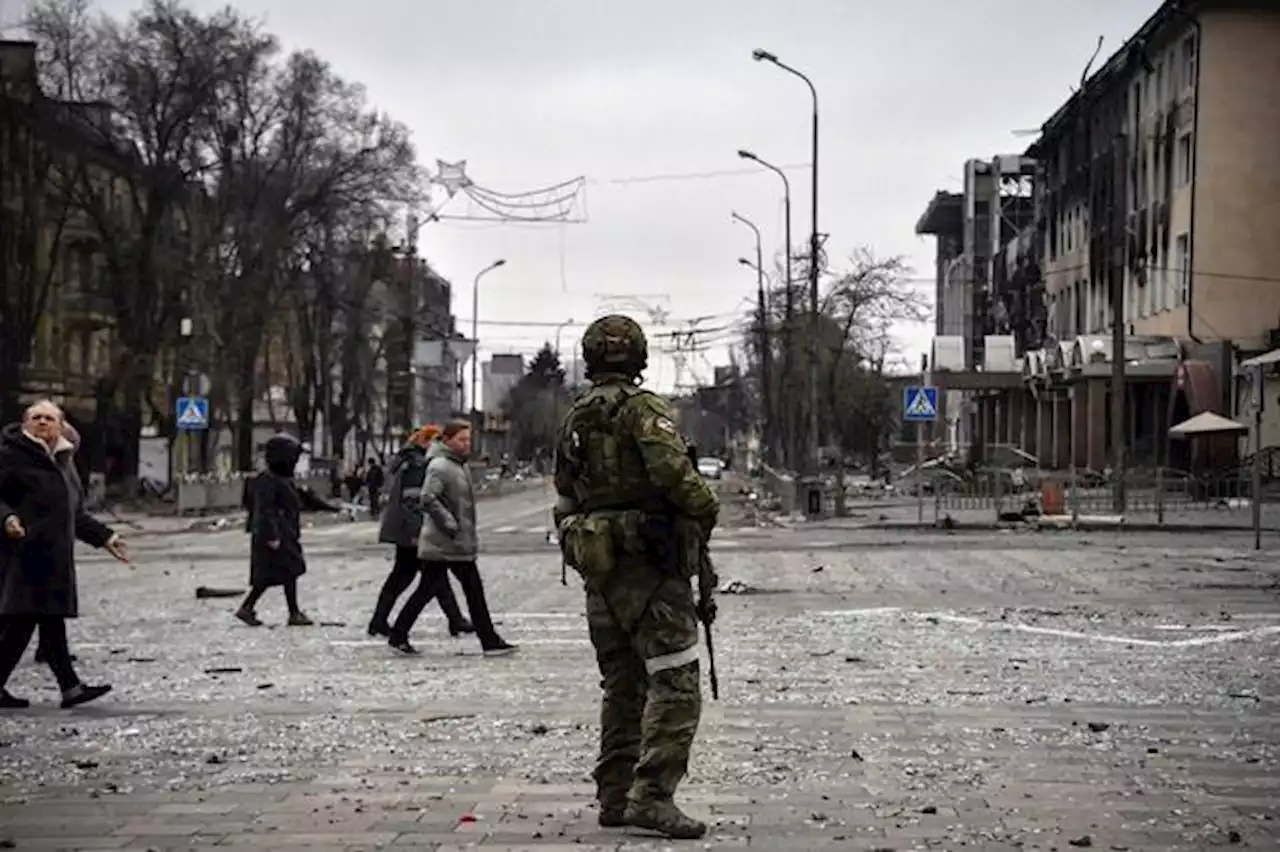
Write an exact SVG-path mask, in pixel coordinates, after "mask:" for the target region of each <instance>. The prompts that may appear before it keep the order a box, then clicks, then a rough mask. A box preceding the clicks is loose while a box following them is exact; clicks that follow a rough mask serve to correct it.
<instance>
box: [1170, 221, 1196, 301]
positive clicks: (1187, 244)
mask: <svg viewBox="0 0 1280 852" xmlns="http://www.w3.org/2000/svg"><path fill="white" fill-rule="evenodd" d="M1174 263H1175V264H1177V266H1176V269H1175V271H1176V275H1174V276H1171V277H1172V278H1173V279H1174V280H1175V281H1177V282H1178V301H1177V304H1179V305H1185V304H1187V302H1188V301H1190V299H1191V235H1190V234H1179V235H1178V240H1177V243H1176V246H1175V249H1174Z"/></svg>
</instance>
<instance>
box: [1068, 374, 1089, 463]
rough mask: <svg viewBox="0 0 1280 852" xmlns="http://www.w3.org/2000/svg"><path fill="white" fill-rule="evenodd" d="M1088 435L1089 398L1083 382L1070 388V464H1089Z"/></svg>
mask: <svg viewBox="0 0 1280 852" xmlns="http://www.w3.org/2000/svg"><path fill="white" fill-rule="evenodd" d="M1088 434H1089V396H1088V392H1087V390H1086V388H1085V383H1084V382H1083V381H1078V382H1076V383H1075V384H1073V385H1072V386H1071V464H1074V465H1075V466H1076V467H1086V466H1087V465H1088V464H1089V452H1088V444H1087V436H1088Z"/></svg>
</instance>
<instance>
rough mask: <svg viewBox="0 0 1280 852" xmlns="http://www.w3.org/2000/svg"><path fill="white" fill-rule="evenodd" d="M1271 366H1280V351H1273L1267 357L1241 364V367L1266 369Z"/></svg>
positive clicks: (1251, 359) (1263, 356) (1260, 356)
mask: <svg viewBox="0 0 1280 852" xmlns="http://www.w3.org/2000/svg"><path fill="white" fill-rule="evenodd" d="M1270 364H1280V349H1272V350H1271V351H1270V352H1268V353H1267V354H1265V355H1259V356H1257V357H1256V358H1250V359H1248V360H1246V361H1241V362H1240V366H1241V367H1265V366H1268V365H1270Z"/></svg>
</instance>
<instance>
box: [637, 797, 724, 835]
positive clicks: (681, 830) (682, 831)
mask: <svg viewBox="0 0 1280 852" xmlns="http://www.w3.org/2000/svg"><path fill="white" fill-rule="evenodd" d="M623 819H625V820H626V821H627V825H629V826H632V827H633V828H644V829H648V830H649V831H656V832H658V833H660V834H665V835H666V836H667V837H670V838H672V839H673V840H697V839H699V838H701V837H702V836H703V835H705V834H706V833H707V824H706V823H705V822H702V821H700V820H696V819H694V818H693V817H691V816H689V815H687V814H686V813H685V812H684V811H682V810H680V809H679V808H678V807H676V803H675V802H673V801H671V800H670V799H667V800H666V801H648V802H631V803H630V804H628V805H627V811H626V813H625V814H624V815H623Z"/></svg>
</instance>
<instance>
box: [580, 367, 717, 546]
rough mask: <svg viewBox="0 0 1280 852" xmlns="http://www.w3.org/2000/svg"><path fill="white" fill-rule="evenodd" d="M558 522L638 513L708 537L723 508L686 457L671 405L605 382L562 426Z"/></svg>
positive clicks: (620, 380) (610, 379) (619, 381)
mask: <svg viewBox="0 0 1280 852" xmlns="http://www.w3.org/2000/svg"><path fill="white" fill-rule="evenodd" d="M555 487H556V494H557V496H558V500H557V503H556V522H557V524H559V522H560V521H561V520H562V519H563V518H564V517H566V516H568V515H572V514H585V513H590V512H595V511H602V510H628V509H635V510H640V511H645V512H652V513H661V514H674V515H679V516H683V517H686V518H689V519H691V520H693V521H696V522H697V523H698V525H699V526H700V527H702V529H703V531H704V534H709V533H710V532H711V529H712V528H713V527H714V526H715V523H716V517H717V515H718V514H719V510H720V505H719V500H717V498H716V495H715V493H714V492H713V491H712V490H711V489H710V488H709V487H708V486H707V484H706V482H704V481H703V479H702V477H701V476H700V475H699V474H698V471H697V469H696V468H695V467H694V465H693V464H692V463H691V462H690V461H689V458H688V456H687V455H686V446H685V442H684V439H683V438H682V437H681V436H680V432H679V430H678V429H677V428H676V425H675V422H674V418H673V412H672V410H671V406H670V405H669V404H668V403H667V401H666V400H665V399H663V398H662V397H660V396H658V395H657V394H655V393H652V392H650V391H647V390H643V389H641V388H638V387H636V386H635V385H634V384H633V383H632V382H631V381H630V380H628V379H626V378H625V377H622V376H606V377H601V378H600V379H598V380H597V381H596V383H595V384H594V385H593V386H592V387H591V389H590V390H588V391H586V392H585V393H583V394H582V395H581V396H580V397H578V399H577V400H576V401H575V402H574V404H573V407H572V408H571V409H570V410H569V413H568V414H567V415H566V416H565V419H564V422H563V423H561V425H560V433H559V438H558V446H557V452H556V468H555Z"/></svg>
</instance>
